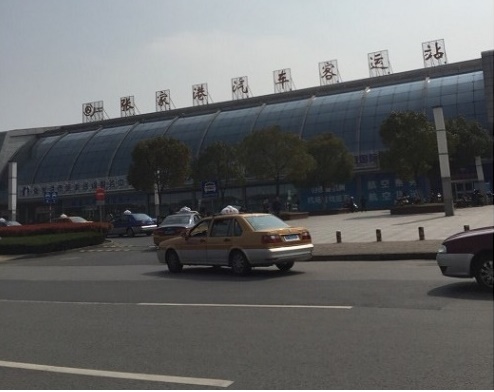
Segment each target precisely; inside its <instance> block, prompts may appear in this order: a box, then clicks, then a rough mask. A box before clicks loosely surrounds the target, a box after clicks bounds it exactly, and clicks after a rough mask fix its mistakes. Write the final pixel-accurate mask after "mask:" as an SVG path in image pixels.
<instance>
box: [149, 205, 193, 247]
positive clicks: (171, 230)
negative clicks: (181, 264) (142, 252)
mask: <svg viewBox="0 0 494 392" xmlns="http://www.w3.org/2000/svg"><path fill="white" fill-rule="evenodd" d="M200 220H201V215H200V214H199V213H198V212H197V211H192V210H190V209H184V208H182V209H181V210H180V211H178V212H177V213H175V214H171V215H168V216H167V217H166V218H165V219H163V221H162V222H161V223H160V225H159V227H158V228H157V229H156V230H154V232H153V242H154V244H155V245H159V244H160V242H161V241H164V240H167V239H170V238H173V237H177V236H180V235H181V234H182V233H183V232H185V230H186V229H189V228H191V227H192V226H194V225H195V224H196V223H197V222H199V221H200Z"/></svg>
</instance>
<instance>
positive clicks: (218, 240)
mask: <svg viewBox="0 0 494 392" xmlns="http://www.w3.org/2000/svg"><path fill="white" fill-rule="evenodd" d="M232 210H233V211H234V212H233V213H232ZM232 210H230V211H229V213H222V214H219V215H215V216H211V217H207V218H204V219H202V220H201V221H199V222H198V223H197V224H196V225H195V226H193V227H192V228H190V229H188V230H187V231H186V232H185V233H184V234H182V236H180V237H176V238H172V239H168V240H165V241H162V242H160V244H159V247H158V250H157V254H158V260H159V262H160V263H163V264H166V265H167V266H168V270H169V271H170V272H180V271H182V268H183V266H184V265H210V266H227V267H230V268H231V269H232V271H233V272H234V273H235V274H239V275H244V274H247V273H249V272H250V270H251V269H252V268H253V267H269V266H272V265H276V266H277V267H278V268H279V269H280V270H282V271H287V270H289V269H291V268H292V267H293V265H294V262H295V261H302V260H309V259H311V258H312V251H313V249H314V245H313V244H312V239H311V236H310V233H309V231H308V230H307V229H306V228H304V227H291V226H290V225H288V224H287V223H285V222H284V221H282V220H281V219H280V218H278V217H276V216H274V215H271V214H264V213H238V212H237V210H235V209H232Z"/></svg>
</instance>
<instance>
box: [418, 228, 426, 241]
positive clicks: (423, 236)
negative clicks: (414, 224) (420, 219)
mask: <svg viewBox="0 0 494 392" xmlns="http://www.w3.org/2000/svg"><path fill="white" fill-rule="evenodd" d="M424 239H425V233H424V228H423V227H419V240H420V241H423V240H424Z"/></svg>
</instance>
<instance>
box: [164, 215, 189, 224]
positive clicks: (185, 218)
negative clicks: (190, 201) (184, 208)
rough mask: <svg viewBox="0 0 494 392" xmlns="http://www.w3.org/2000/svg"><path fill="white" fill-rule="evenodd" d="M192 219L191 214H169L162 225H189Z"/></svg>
mask: <svg viewBox="0 0 494 392" xmlns="http://www.w3.org/2000/svg"><path fill="white" fill-rule="evenodd" d="M189 221H190V215H168V216H167V217H166V218H165V219H164V220H163V222H161V226H165V225H187V224H188V223H189Z"/></svg>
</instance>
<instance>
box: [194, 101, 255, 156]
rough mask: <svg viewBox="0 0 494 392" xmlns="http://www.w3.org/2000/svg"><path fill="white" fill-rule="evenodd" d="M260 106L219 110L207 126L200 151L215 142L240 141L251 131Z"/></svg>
mask: <svg viewBox="0 0 494 392" xmlns="http://www.w3.org/2000/svg"><path fill="white" fill-rule="evenodd" d="M261 108H262V107H261V106H256V107H253V108H248V109H240V110H231V111H227V112H221V113H220V114H218V116H217V117H216V118H215V119H214V120H213V122H212V123H211V125H210V127H209V128H208V131H207V134H206V137H205V138H204V141H203V143H202V146H201V151H202V150H204V149H206V148H207V147H208V146H209V145H211V144H214V143H216V142H224V143H227V144H237V143H240V142H241V141H242V140H243V139H244V138H245V137H246V136H247V135H248V134H249V133H250V132H251V131H252V126H253V125H254V122H255V120H256V118H257V116H258V114H259V112H260V110H261Z"/></svg>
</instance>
